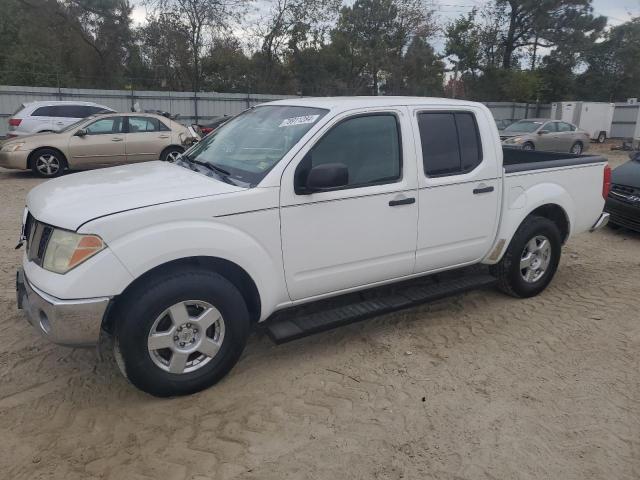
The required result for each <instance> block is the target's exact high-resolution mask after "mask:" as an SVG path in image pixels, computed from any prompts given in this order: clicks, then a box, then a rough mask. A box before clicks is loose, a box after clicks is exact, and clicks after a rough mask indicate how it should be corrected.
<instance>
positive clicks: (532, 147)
mask: <svg viewBox="0 0 640 480" xmlns="http://www.w3.org/2000/svg"><path fill="white" fill-rule="evenodd" d="M522 149H523V150H526V151H527V152H533V151H534V150H535V149H536V146H535V145H534V144H533V143H531V142H527V143H525V144H524V145H522Z"/></svg>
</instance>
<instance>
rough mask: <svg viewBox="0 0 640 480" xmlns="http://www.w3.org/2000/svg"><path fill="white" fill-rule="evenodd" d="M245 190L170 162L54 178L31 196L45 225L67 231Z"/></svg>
mask: <svg viewBox="0 0 640 480" xmlns="http://www.w3.org/2000/svg"><path fill="white" fill-rule="evenodd" d="M241 190H243V189H242V188H241V187H236V186H234V185H230V184H228V183H224V182H222V181H220V180H217V179H216V178H212V177H208V176H206V175H203V174H201V173H198V172H194V171H192V170H189V169H187V168H184V167H180V166H178V165H174V164H172V163H167V162H160V161H156V162H145V163H138V164H134V165H125V166H122V167H111V168H105V169H100V170H93V171H90V172H81V173H74V174H70V175H66V176H64V177H60V178H56V179H53V180H49V181H47V182H45V183H43V184H42V185H39V186H37V187H36V188H34V189H33V190H31V191H30V192H29V195H28V196H27V208H28V209H29V211H30V212H31V214H32V215H33V216H34V217H35V218H36V219H37V220H40V221H41V222H44V223H48V224H49V225H53V226H56V227H61V228H65V229H68V230H77V229H78V228H79V227H80V225H82V224H83V223H86V222H88V221H90V220H93V219H94V218H98V217H104V216H106V215H111V214H114V213H118V212H125V211H127V210H132V209H136V208H142V207H147V206H151V205H158V204H161V203H168V202H176V201H180V200H187V199H190V198H198V197H206V196H211V195H220V194H225V193H232V192H237V191H241Z"/></svg>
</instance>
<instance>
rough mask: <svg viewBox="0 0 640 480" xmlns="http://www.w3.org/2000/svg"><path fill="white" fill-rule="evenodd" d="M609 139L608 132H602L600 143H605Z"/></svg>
mask: <svg viewBox="0 0 640 480" xmlns="http://www.w3.org/2000/svg"><path fill="white" fill-rule="evenodd" d="M606 141H607V134H606V133H605V132H600V135H598V140H597V142H598V143H604V142H606Z"/></svg>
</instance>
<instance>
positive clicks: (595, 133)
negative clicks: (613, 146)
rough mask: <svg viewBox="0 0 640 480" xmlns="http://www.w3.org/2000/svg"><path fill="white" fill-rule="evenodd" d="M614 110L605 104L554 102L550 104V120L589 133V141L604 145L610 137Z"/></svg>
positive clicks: (610, 104)
mask: <svg viewBox="0 0 640 480" xmlns="http://www.w3.org/2000/svg"><path fill="white" fill-rule="evenodd" d="M615 108H616V106H615V104H614V103H605V102H556V103H553V104H551V118H553V119H555V120H562V121H563V122H569V123H573V124H574V125H577V126H578V127H579V128H581V129H582V130H584V131H586V132H589V135H590V136H591V140H597V141H598V143H604V141H605V140H606V139H607V138H608V137H610V136H611V123H612V122H613V112H614V110H615Z"/></svg>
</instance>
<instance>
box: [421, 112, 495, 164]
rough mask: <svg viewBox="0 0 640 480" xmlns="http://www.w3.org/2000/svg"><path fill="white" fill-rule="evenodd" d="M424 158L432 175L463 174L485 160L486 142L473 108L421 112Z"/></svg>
mask: <svg viewBox="0 0 640 480" xmlns="http://www.w3.org/2000/svg"><path fill="white" fill-rule="evenodd" d="M418 129H419V131H420V143H421V146H422V162H423V167H424V172H425V174H426V175H427V176H428V177H442V176H448V175H461V174H463V173H468V172H470V171H471V170H473V169H475V168H476V167H477V166H478V165H480V163H482V145H481V143H480V133H479V132H478V125H477V123H476V120H475V116H474V115H473V114H472V113H471V112H424V113H419V114H418Z"/></svg>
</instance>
